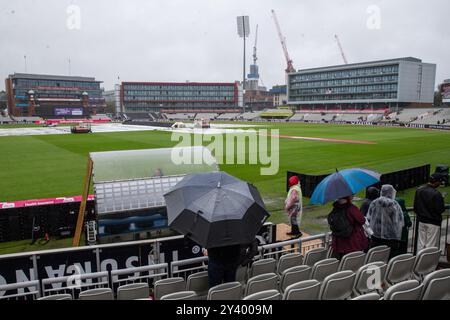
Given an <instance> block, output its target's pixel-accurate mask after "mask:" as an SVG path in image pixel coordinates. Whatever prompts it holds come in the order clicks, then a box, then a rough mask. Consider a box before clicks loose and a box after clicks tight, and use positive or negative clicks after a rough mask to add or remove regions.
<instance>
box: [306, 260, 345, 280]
mask: <svg viewBox="0 0 450 320" xmlns="http://www.w3.org/2000/svg"><path fill="white" fill-rule="evenodd" d="M338 268H339V260H337V259H335V258H330V259H324V260H321V261H318V262H316V263H315V264H314V266H313V267H312V270H311V279H316V280H318V281H320V282H322V281H323V280H324V279H325V278H326V277H327V276H329V275H330V274H333V273H335V272H337V271H338Z"/></svg>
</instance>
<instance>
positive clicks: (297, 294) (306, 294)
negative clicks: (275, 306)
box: [283, 280, 320, 300]
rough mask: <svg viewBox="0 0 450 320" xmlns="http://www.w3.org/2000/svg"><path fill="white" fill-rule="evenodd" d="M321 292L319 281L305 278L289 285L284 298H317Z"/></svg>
mask: <svg viewBox="0 0 450 320" xmlns="http://www.w3.org/2000/svg"><path fill="white" fill-rule="evenodd" d="M319 292H320V282H319V281H317V280H305V281H301V282H297V283H294V284H291V285H290V286H288V287H287V288H286V290H285V291H284V294H283V300H317V299H319Z"/></svg>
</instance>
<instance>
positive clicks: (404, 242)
mask: <svg viewBox="0 0 450 320" xmlns="http://www.w3.org/2000/svg"><path fill="white" fill-rule="evenodd" d="M395 201H397V203H398V204H399V205H400V207H401V208H402V211H403V221H404V223H405V225H404V226H403V228H402V236H401V238H400V247H399V254H404V253H407V252H408V235H409V228H411V227H412V222H411V217H410V216H409V213H408V210H406V205H405V199H402V198H395Z"/></svg>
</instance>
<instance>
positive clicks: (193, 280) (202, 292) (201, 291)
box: [186, 271, 209, 299]
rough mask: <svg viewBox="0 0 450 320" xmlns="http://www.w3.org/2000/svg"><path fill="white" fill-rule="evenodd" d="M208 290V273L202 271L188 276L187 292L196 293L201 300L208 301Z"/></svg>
mask: <svg viewBox="0 0 450 320" xmlns="http://www.w3.org/2000/svg"><path fill="white" fill-rule="evenodd" d="M208 289H209V287H208V271H201V272H197V273H193V274H191V275H189V276H188V278H187V283H186V290H187V291H194V292H195V294H196V295H197V297H198V298H199V299H206V296H207V294H208Z"/></svg>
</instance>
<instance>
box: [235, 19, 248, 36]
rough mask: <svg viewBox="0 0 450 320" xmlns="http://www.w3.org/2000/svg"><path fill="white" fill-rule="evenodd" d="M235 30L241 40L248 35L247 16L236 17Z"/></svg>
mask: <svg viewBox="0 0 450 320" xmlns="http://www.w3.org/2000/svg"><path fill="white" fill-rule="evenodd" d="M237 30H238V35H239V37H241V38H245V37H248V36H249V35H250V19H249V17H248V16H240V17H237Z"/></svg>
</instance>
